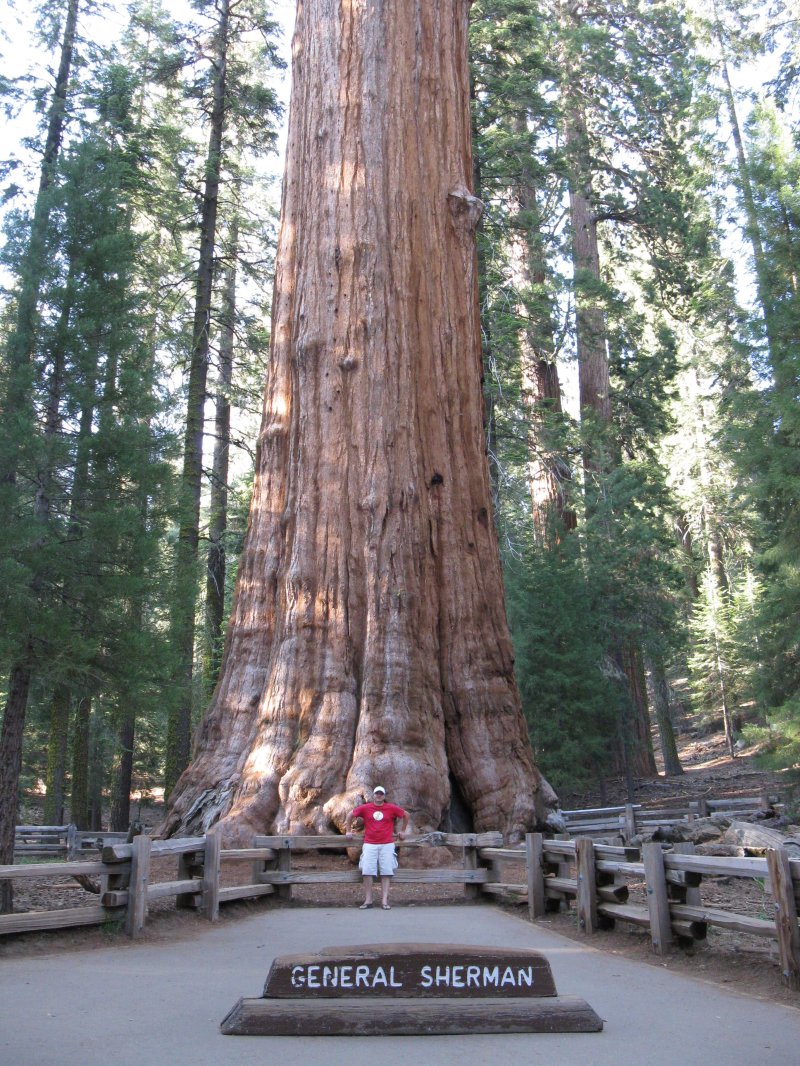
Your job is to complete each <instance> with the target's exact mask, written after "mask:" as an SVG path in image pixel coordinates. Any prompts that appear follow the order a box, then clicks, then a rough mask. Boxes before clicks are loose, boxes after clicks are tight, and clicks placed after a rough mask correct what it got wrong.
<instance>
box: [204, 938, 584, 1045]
mask: <svg viewBox="0 0 800 1066" xmlns="http://www.w3.org/2000/svg"><path fill="white" fill-rule="evenodd" d="M220 1028H221V1031H222V1033H223V1034H224V1035H226V1036H451V1035H456V1034H459V1033H598V1032H600V1031H601V1030H602V1028H603V1021H602V1019H601V1018H599V1017H598V1015H597V1014H596V1013H595V1012H594V1011H593V1010H592V1008H591V1007H590V1006H589V1004H588V1003H586V1002H585V1001H584V1000H582V999H577V998H576V997H574V996H559V995H557V994H556V988H555V984H554V982H553V978H552V973H551V971H550V964H549V962H548V961H547V959H546V958H545V957H544V956H543V955H540V954H539V953H538V952H535V951H525V950H520V949H508V950H503V949H502V948H501V949H493V948H482V947H474V946H471V945H464V944H362V945H358V946H355V947H346V948H328V949H326V950H324V951H321V952H319V953H317V954H315V955H286V956H283V957H282V958H279V959H276V960H275V962H274V963H273V965H272V969H271V970H270V974H269V977H268V979H267V983H266V986H265V988H264V994H263V996H262V997H261V998H259V999H240V1000H239V1002H238V1003H237V1004H236V1006H235V1007H234V1008H233V1010H231V1011H230V1013H229V1014H228V1015H227V1017H226V1018H225V1020H224V1021H223V1022H222V1025H221V1027H220Z"/></svg>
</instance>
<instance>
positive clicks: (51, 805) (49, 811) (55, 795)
mask: <svg viewBox="0 0 800 1066" xmlns="http://www.w3.org/2000/svg"><path fill="white" fill-rule="evenodd" d="M71 703H72V693H71V692H70V689H69V686H67V685H65V684H64V683H63V682H59V683H58V684H57V685H56V689H55V692H54V693H53V699H52V701H51V704H50V738H49V742H48V745H47V775H46V778H45V786H46V792H45V801H44V823H45V825H62V824H63V821H64V780H65V778H66V773H67V751H68V747H69V713H70V705H71Z"/></svg>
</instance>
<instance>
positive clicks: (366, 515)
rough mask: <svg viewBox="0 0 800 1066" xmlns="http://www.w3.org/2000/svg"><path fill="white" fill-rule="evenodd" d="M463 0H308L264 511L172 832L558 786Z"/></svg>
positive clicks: (275, 334)
mask: <svg viewBox="0 0 800 1066" xmlns="http://www.w3.org/2000/svg"><path fill="white" fill-rule="evenodd" d="M468 8H469V3H468V0H406V2H405V3H403V4H394V3H388V2H382V0H379V2H374V3H371V4H369V5H366V4H362V3H356V2H345V3H341V2H339V0H336V2H333V0H301V2H300V3H299V4H298V11H297V26H296V31H295V39H294V45H293V48H294V85H293V95H292V104H291V114H290V126H289V144H288V158H287V172H286V179H285V182H284V193H283V208H282V225H281V236H280V241H279V249H278V260H277V272H276V279H275V295H274V302H273V323H272V359H271V367H270V374H269V378H268V381H267V388H266V398H265V408H264V421H263V425H262V429H261V434H260V439H259V451H258V459H257V469H256V479H255V488H254V497H253V503H252V509H251V515H250V529H249V533H248V537H247V543H246V546H245V550H244V555H243V559H242V563H241V566H240V572H239V580H238V586H237V593H236V599H235V604H234V611H233V618H232V623H231V626H230V629H229V632H228V638H227V643H226V649H225V657H224V662H223V667H222V672H221V678H220V682H219V685H218V688H217V691H216V693H215V697H214V700H213V702H212V705H211V707H210V708H209V711H208V714H207V715H206V718H205V721H204V724H203V727H202V730H201V733H200V737H199V745H198V750H197V755H196V758H195V761H194V763H193V764H192V765H191V766H190V767H189V769H188V770H187V771H186V773H185V774H184V775H183V777H182V778H181V780H180V781H179V783H178V785H177V787H176V789H175V793H174V795H173V798H172V802H171V806H170V811H169V814H168V817H167V821H166V824H165V831H167V832H173V833H174V832H178V831H187V830H197V829H202V828H203V827H205V826H208V825H210V824H211V823H213V822H214V821H216V820H217V819H218V818H220V817H221V818H223V828H224V830H225V832H226V836H227V837H228V838H229V839H236V838H246V837H247V836H248V835H249V834H250V833H252V832H253V831H254V830H263V829H267V828H271V827H274V828H276V829H279V830H281V831H283V830H289V831H291V830H298V831H299V830H306V831H307V830H311V831H315V830H329V829H330V827H331V825H335V826H338V827H340V828H341V826H342V825H343V822H344V817H345V814H346V812H347V811H348V810H349V809H350V808H351V807H352V805H353V803H354V801H356V800H357V799H360V797H361V796H362V795H363V793H364V790H365V789H366V788H368V787H369V786H371V785H372V784H374V783H375V782H376V781H380V782H381V783H382V784H384V785H385V786H386V787H387V788H388V789H389V793H390V795H391V797H392V799H393V800H395V801H397V802H399V803H400V804H402V805H403V806H404V807H406V808H407V809H409V810H410V811H411V812H412V816H413V821H414V823H415V825H416V826H417V827H419V828H433V827H437V826H439V825H441V824H443V822H445V821H446V819H447V816H448V812H449V808H450V802H451V784H450V775H451V774H452V776H453V778H454V779H455V781H456V783H457V786H458V790H459V791H460V792H461V794H462V795H463V798H464V799H465V801H466V803H467V805H468V807H469V809H470V811H471V814H472V818H473V821H474V824H475V826H476V827H479V828H497V829H502V830H504V831H506V832H507V833H509V834H518V833H521V832H522V831H524V830H525V829H526V828H529V827H530V826H532V825H534V824H535V822H536V821H537V814H538V815H539V816H541V815H543V814H544V813H545V807H546V806H547V805H549V804H550V803H551V802H552V801H553V799H554V797H553V794H552V791H551V790H550V788H549V786H547V784H546V783H545V782H544V781H543V780H542V779H541V777H540V775H539V774H538V772H537V770H536V769H535V767H534V765H533V759H532V753H531V748H530V743H529V740H528V736H527V732H526V729H525V725H524V721H523V717H522V713H521V707H520V701H519V696H518V693H517V689H516V685H515V682H514V675H513V656H512V649H511V642H510V639H509V634H508V628H507V624H506V619H505V612H504V606H503V592H502V582H501V574H500V564H499V555H498V549H497V542H496V536H495V531H494V526H493V523H492V518H491V514H490V495H489V478H488V467H487V462H486V455H485V441H484V435H483V428H482V403H481V390H480V372H481V368H480V340H479V322H478V314H477V280H476V261H475V246H474V228H475V224H476V222H477V218H478V215H479V206H480V205H479V204H478V202H477V201H476V200H475V199H474V198H473V197H472V196H471V195H470V192H469V188H468V186H469V182H470V177H471V172H472V167H471V159H470V129H469V106H468V93H469V85H468V68H467V17H468Z"/></svg>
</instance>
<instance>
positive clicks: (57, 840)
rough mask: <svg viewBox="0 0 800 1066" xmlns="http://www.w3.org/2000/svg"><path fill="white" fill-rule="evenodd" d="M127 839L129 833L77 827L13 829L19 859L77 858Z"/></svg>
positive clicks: (52, 826)
mask: <svg viewBox="0 0 800 1066" xmlns="http://www.w3.org/2000/svg"><path fill="white" fill-rule="evenodd" d="M127 838H128V834H127V833H111V832H109V833H106V832H103V831H97V830H83V829H78V828H77V826H74V825H18V826H17V827H16V829H15V830H14V855H15V856H17V857H19V858H22V857H27V858H43V857H48V856H57V855H61V856H64V857H65V858H67V859H77V858H79V857H80V856H81V855H86V854H89V853H91V852H99V850H100V849H101V848H102V847H103V845H104V844H107V843H111V842H116V841H120V840H127Z"/></svg>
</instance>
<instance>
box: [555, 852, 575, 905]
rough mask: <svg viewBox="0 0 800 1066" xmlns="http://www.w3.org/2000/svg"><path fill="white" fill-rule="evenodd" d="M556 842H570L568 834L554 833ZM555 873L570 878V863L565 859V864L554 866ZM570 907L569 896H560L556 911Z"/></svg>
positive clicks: (560, 863)
mask: <svg viewBox="0 0 800 1066" xmlns="http://www.w3.org/2000/svg"><path fill="white" fill-rule="evenodd" d="M555 839H556V840H570V839H571V837H570V835H569V833H556V835H555ZM556 873H557V875H558V876H559V877H571V875H572V863H571V862H570V861H569V859H567V861H566V862H559V863H558V865H557V866H556ZM569 906H570V898H569V896H562V897H561V899H560V900H557V901H556V905H555V907H556V910H559V911H568V910H569Z"/></svg>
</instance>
